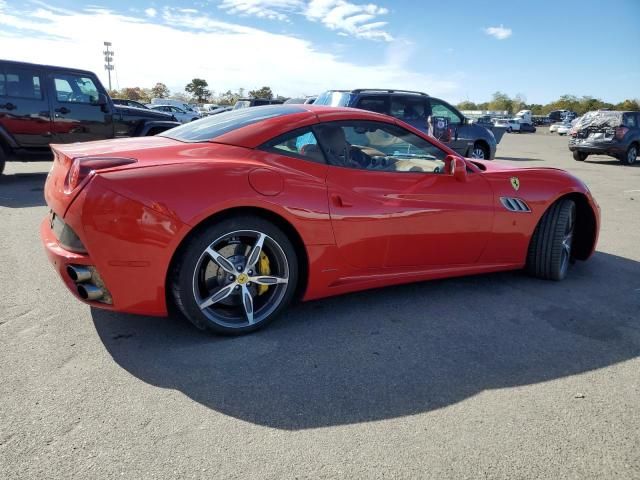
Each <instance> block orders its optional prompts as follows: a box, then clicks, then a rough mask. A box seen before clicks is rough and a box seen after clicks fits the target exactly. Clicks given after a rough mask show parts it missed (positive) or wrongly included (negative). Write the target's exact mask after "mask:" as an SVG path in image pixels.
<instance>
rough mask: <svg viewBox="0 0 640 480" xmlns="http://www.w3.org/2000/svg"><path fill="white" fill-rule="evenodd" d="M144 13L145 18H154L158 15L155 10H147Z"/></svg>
mask: <svg viewBox="0 0 640 480" xmlns="http://www.w3.org/2000/svg"><path fill="white" fill-rule="evenodd" d="M144 13H145V15H146V16H147V17H151V18H154V17H155V16H156V15H157V14H158V11H157V10H156V9H155V8H147V9H146V10H145V11H144Z"/></svg>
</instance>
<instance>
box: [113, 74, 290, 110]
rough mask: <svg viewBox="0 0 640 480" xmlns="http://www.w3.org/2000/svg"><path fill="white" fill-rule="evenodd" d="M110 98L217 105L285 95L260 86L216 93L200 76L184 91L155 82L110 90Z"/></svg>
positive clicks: (143, 101)
mask: <svg viewBox="0 0 640 480" xmlns="http://www.w3.org/2000/svg"><path fill="white" fill-rule="evenodd" d="M109 95H110V96H111V97H112V98H123V99H127V100H135V101H137V102H141V103H150V102H151V99H152V98H169V97H171V98H175V99H178V100H182V101H184V102H195V103H216V104H218V105H234V104H235V103H236V102H237V101H238V99H240V98H244V97H245V96H248V97H250V98H267V99H269V100H271V99H273V98H277V99H281V100H284V99H285V97H280V96H278V97H276V96H275V95H274V93H273V91H272V90H271V87H266V86H265V87H262V88H258V89H256V90H249V91H248V92H246V91H245V89H244V88H240V89H238V90H237V91H232V90H227V91H226V92H220V93H218V94H217V95H216V93H215V92H214V91H212V90H209V84H208V83H207V81H206V80H204V79H202V78H194V79H193V80H191V82H189V83H188V84H187V85H185V87H184V92H171V91H170V90H169V88H168V87H167V86H166V85H165V84H164V83H160V82H158V83H156V84H155V85H154V86H153V87H151V88H141V87H125V88H122V89H120V90H111V91H109Z"/></svg>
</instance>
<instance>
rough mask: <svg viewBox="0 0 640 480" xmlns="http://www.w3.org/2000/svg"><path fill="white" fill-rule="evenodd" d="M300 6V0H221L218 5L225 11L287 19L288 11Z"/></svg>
mask: <svg viewBox="0 0 640 480" xmlns="http://www.w3.org/2000/svg"><path fill="white" fill-rule="evenodd" d="M301 6H302V2H301V1H300V0H223V1H222V3H221V4H220V5H219V6H218V8H221V9H223V10H226V12H227V13H230V14H232V15H236V14H237V15H241V16H249V15H252V16H256V17H259V18H268V19H269V20H282V21H288V20H289V15H288V14H290V13H293V12H296V11H298V10H299V9H300V8H301Z"/></svg>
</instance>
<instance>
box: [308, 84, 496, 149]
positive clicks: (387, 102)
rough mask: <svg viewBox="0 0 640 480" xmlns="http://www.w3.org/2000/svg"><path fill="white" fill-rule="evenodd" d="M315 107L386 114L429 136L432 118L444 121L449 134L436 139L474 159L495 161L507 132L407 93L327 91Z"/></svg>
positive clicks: (421, 95) (426, 97)
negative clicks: (323, 106)
mask: <svg viewBox="0 0 640 480" xmlns="http://www.w3.org/2000/svg"><path fill="white" fill-rule="evenodd" d="M314 105H330V106H332V107H354V108H361V109H363V110H370V111H373V112H378V113H384V114H386V115H391V116H392V117H396V118H398V119H400V120H402V121H404V122H406V123H408V124H409V125H411V126H413V127H415V128H417V129H419V130H422V131H424V132H427V133H432V132H429V130H430V128H429V125H428V123H427V121H428V120H429V119H430V118H445V119H447V123H448V125H447V129H446V133H445V134H444V135H437V138H438V140H440V141H441V142H443V143H445V144H446V145H448V146H449V147H450V148H451V149H453V150H455V151H456V152H458V153H459V154H461V155H463V156H465V157H471V158H484V159H487V160H490V159H493V158H495V154H496V146H497V143H498V142H500V139H501V138H502V135H503V134H504V132H505V130H506V129H504V128H500V127H491V128H488V127H485V126H482V125H479V124H474V123H473V122H471V121H470V120H469V119H467V118H465V116H464V115H463V114H462V113H460V112H459V111H458V109H456V108H455V107H452V106H451V105H449V104H448V103H447V102H445V101H443V100H440V99H438V98H434V97H430V96H429V95H427V94H426V93H422V92H412V91H408V90H384V89H365V88H360V89H357V90H328V91H326V92H324V93H321V94H320V95H319V96H318V98H317V99H316V101H315V102H314ZM431 130H433V126H432V128H431Z"/></svg>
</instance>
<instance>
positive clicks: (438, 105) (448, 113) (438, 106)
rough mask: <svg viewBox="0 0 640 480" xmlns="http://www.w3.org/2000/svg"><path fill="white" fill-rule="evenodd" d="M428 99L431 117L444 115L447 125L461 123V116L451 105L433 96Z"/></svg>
mask: <svg viewBox="0 0 640 480" xmlns="http://www.w3.org/2000/svg"><path fill="white" fill-rule="evenodd" d="M430 101H431V116H432V117H446V118H448V119H449V125H460V124H462V117H460V115H458V113H456V111H455V110H453V108H452V107H451V106H449V105H447V104H446V103H444V102H443V101H442V100H437V99H435V98H432V99H430Z"/></svg>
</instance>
